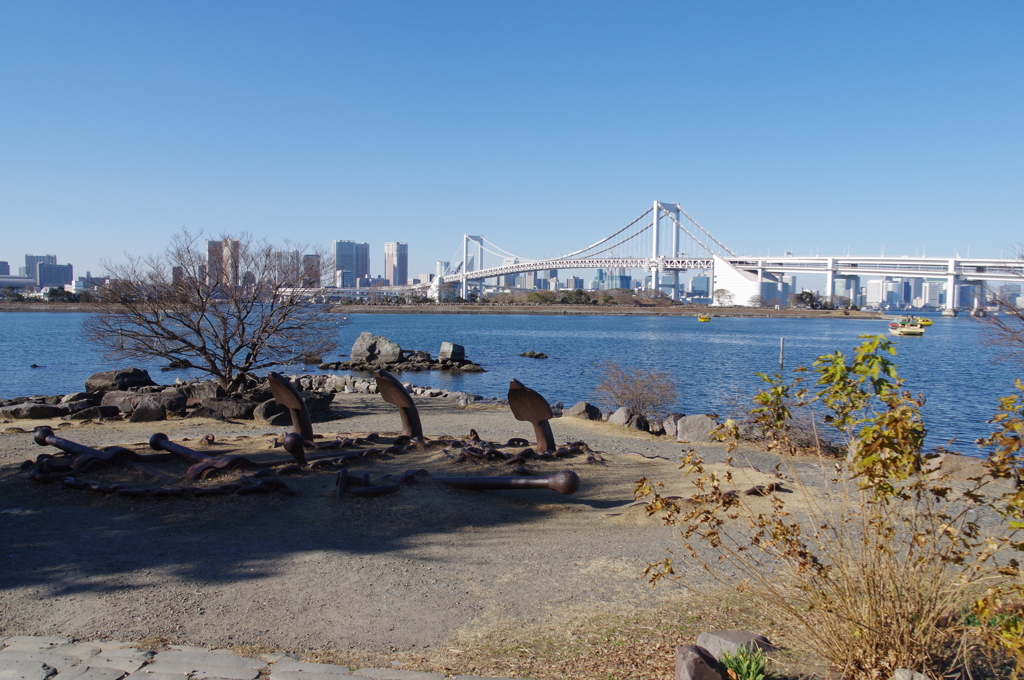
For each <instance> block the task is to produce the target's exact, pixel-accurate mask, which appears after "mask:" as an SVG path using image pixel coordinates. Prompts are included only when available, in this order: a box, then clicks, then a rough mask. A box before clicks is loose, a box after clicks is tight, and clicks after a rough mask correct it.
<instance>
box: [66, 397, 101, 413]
mask: <svg viewBox="0 0 1024 680" xmlns="http://www.w3.org/2000/svg"><path fill="white" fill-rule="evenodd" d="M63 405H64V406H67V408H68V413H69V414H70V413H78V412H79V411H82V410H85V409H87V408H92V407H93V406H96V402H95V401H93V400H91V399H79V400H78V401H68V402H65V403H64V404H63Z"/></svg>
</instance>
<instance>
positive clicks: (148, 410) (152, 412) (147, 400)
mask: <svg viewBox="0 0 1024 680" xmlns="http://www.w3.org/2000/svg"><path fill="white" fill-rule="evenodd" d="M183 398H184V397H183ZM158 420H167V409H166V408H164V405H163V404H161V403H160V402H159V401H157V400H156V399H154V398H152V397H143V398H142V399H139V401H138V402H137V403H136V404H135V410H134V411H132V415H131V417H130V418H128V422H130V423H155V422H157V421H158Z"/></svg>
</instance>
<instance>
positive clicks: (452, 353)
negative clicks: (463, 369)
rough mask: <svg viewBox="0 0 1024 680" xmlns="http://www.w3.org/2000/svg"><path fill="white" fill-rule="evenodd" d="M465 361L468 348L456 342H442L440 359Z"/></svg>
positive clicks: (439, 353)
mask: <svg viewBox="0 0 1024 680" xmlns="http://www.w3.org/2000/svg"><path fill="white" fill-rule="evenodd" d="M445 359H447V360H448V361H465V360H466V348H465V347H463V346H462V345H456V344H455V343H454V342H442V343H441V351H440V352H438V354H437V360H438V361H444V360H445Z"/></svg>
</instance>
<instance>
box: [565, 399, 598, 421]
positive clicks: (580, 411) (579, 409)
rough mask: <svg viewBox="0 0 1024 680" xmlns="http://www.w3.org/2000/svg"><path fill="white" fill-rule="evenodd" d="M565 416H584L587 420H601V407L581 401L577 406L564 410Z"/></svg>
mask: <svg viewBox="0 0 1024 680" xmlns="http://www.w3.org/2000/svg"><path fill="white" fill-rule="evenodd" d="M562 417H563V418H584V419H586V420H601V409H599V408H598V407H596V406H594V405H593V404H591V403H589V402H586V401H580V402H577V403H576V405H575V406H573V407H571V408H568V409H566V410H565V411H563V412H562Z"/></svg>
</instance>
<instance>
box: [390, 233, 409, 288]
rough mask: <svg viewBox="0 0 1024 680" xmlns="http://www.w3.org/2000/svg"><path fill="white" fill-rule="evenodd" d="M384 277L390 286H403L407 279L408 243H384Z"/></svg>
mask: <svg viewBox="0 0 1024 680" xmlns="http://www.w3.org/2000/svg"><path fill="white" fill-rule="evenodd" d="M384 278H386V279H387V280H388V281H390V282H391V285H392V286H404V285H405V284H406V282H407V281H408V280H409V244H408V243H397V242H394V241H391V242H389V243H385V244H384Z"/></svg>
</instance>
